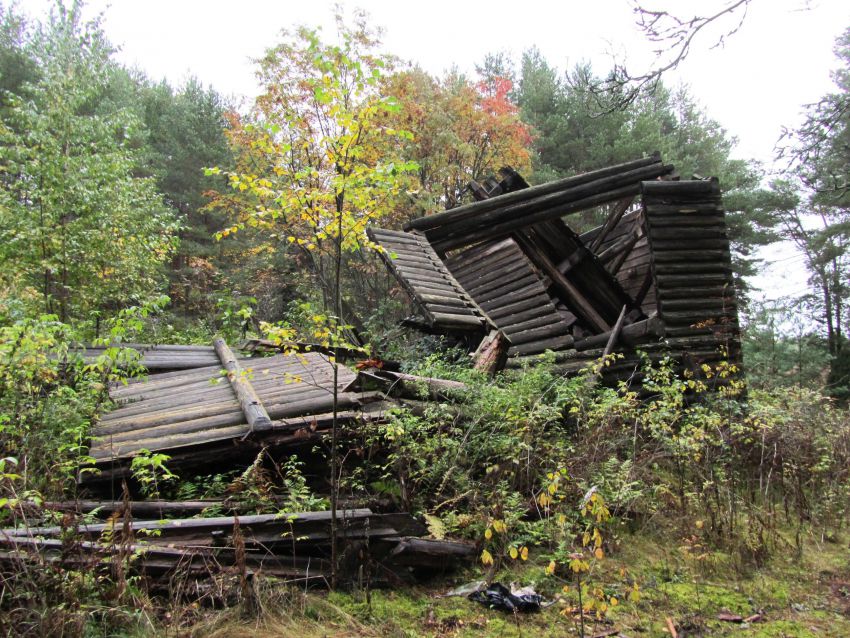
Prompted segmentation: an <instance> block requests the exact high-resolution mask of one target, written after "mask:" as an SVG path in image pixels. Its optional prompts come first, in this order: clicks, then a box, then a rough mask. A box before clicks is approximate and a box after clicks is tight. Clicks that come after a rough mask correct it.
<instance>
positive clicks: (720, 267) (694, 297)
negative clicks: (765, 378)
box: [643, 179, 741, 364]
mask: <svg viewBox="0 0 850 638" xmlns="http://www.w3.org/2000/svg"><path fill="white" fill-rule="evenodd" d="M643 205H644V210H645V224H646V234H647V238H648V241H649V245H650V249H651V253H652V270H653V276H654V278H655V285H656V289H657V295H658V301H657V303H658V313H659V316H660V317H661V319H662V320H663V321H664V324H665V327H666V334H667V336H668V337H669V339H668V344H669V346H670V348H671V349H674V350H675V351H676V352H678V353H680V354H688V355H690V356H692V357H694V358H696V360H697V361H698V362H712V361H719V360H727V361H729V362H731V363H734V364H739V363H740V357H741V342H740V333H739V327H738V308H737V299H736V295H735V287H734V282H733V279H732V259H731V254H730V251H729V239H728V237H727V230H726V219H725V212H724V210H723V205H722V201H721V196H720V187H719V184H718V182H717V180H716V179H711V180H705V181H703V180H699V181H697V180H694V181H681V182H647V183H645V184H644V185H643Z"/></svg>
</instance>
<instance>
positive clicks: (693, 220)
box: [646, 212, 726, 229]
mask: <svg viewBox="0 0 850 638" xmlns="http://www.w3.org/2000/svg"><path fill="white" fill-rule="evenodd" d="M646 219H647V223H648V224H649V226H650V228H653V229H655V228H687V227H691V228H724V227H725V226H726V217H725V214H724V213H722V212H720V213H711V214H708V213H701V214H696V213H692V214H685V215H665V216H663V217H656V216H654V215H652V214H651V213H648V214H647V217H646Z"/></svg>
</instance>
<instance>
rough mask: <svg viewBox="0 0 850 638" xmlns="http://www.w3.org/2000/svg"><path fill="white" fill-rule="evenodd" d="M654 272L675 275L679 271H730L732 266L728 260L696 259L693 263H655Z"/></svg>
mask: <svg viewBox="0 0 850 638" xmlns="http://www.w3.org/2000/svg"><path fill="white" fill-rule="evenodd" d="M655 272H656V274H659V275H668V274H669V275H676V274H679V273H716V272H721V273H731V272H732V266H731V265H730V264H729V261H728V260H724V261H720V262H708V261H698V262H693V263H687V262H685V263H673V262H665V263H656V264H655Z"/></svg>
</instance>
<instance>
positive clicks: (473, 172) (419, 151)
mask: <svg viewBox="0 0 850 638" xmlns="http://www.w3.org/2000/svg"><path fill="white" fill-rule="evenodd" d="M512 87H513V83H512V81H511V79H510V78H509V77H503V76H501V75H492V74H491V75H488V76H484V77H482V78H481V79H480V80H478V81H472V80H470V79H468V78H466V77H465V76H463V75H460V74H458V73H457V72H454V71H452V72H449V73H447V74H446V75H445V76H444V77H442V78H439V79H438V78H434V77H432V76H430V75H429V74H427V73H425V72H424V71H422V70H421V69H418V68H413V69H409V70H405V71H400V72H398V73H396V74H394V75H393V76H391V77H390V78H388V80H387V83H386V91H387V92H388V93H389V94H391V95H394V96H397V98H398V101H399V106H400V108H399V110H398V111H397V112H396V113H394V114H391V115H390V116H388V119H389V120H390V121H393V122H396V125H397V126H399V127H403V128H404V129H406V130H409V131H411V132H413V136H412V138H411V139H409V140H407V141H406V143H405V144H404V150H403V153H404V154H405V156H406V157H409V158H410V159H413V160H415V161H416V162H417V164H418V166H419V169H418V173H417V175H418V178H419V179H418V184H417V185H416V191H417V193H416V197H415V198H414V200H413V201H414V203H415V206H414V207H410V206H406V207H405V208H404V210H403V211H402V216H403V217H410V216H413V215H415V214H428V213H432V212H436V211H438V210H442V209H445V208H453V207H455V206H457V205H458V204H459V203H460V202H461V198H462V197H463V195H464V191H465V189H466V187H467V184H468V183H469V182H470V180H481V179H483V178H485V177H489V176H491V175H494V174H495V173H496V171H498V169H499V168H501V167H503V166H505V165H509V166H512V167H514V168H515V169H517V170H520V171H525V170H526V169H527V168H528V167H529V164H530V157H531V156H530V146H531V135H530V130H529V128H528V126H527V125H526V124H525V123H523V122H522V120H521V119H520V116H519V111H518V109H517V107H516V105H514V104H513V102H512V101H511V99H510V96H509V94H510V92H511V90H512Z"/></svg>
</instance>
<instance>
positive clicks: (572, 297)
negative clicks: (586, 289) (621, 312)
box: [516, 233, 610, 332]
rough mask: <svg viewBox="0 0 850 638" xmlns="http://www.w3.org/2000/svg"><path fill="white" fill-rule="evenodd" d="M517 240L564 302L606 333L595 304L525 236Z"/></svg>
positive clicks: (518, 235)
mask: <svg viewBox="0 0 850 638" xmlns="http://www.w3.org/2000/svg"><path fill="white" fill-rule="evenodd" d="M516 240H517V242H518V243H519V244H520V246H521V247H522V249H523V252H525V254H526V255H527V256H528V258H529V259H530V260H531V261H532V262H533V263H534V264H535V265H536V266H537V267H538V268H540V269H541V270H542V271H543V272H544V273H545V274H546V276H547V277H549V279H550V280H551V281H552V285H553V286H555V288H557V289H558V291H559V292H560V293H561V294H563V295H564V302H565V303H566V304H567V305H568V306H569V308H570V310H572V311H574V312H576V313H577V314H580V315H581V318H582V319H584V320H585V321H586V322H587V323H588V324H590V326H592V327H593V328H594V329H596V330H598V331H599V332H605V331H606V330H608V329H609V328H610V326H609V325H608V324H607V323H606V322H605V319H603V318H602V316H601V315H600V314H599V313H598V312H597V311H596V309H595V308H594V307H593V304H591V303H590V302H589V301H588V300H587V299H586V298H585V296H584V295H582V294H581V292H580V291H579V290H578V288H576V287H575V286H574V285H573V284H572V282H571V281H570V280H569V279H567V278H566V277H565V276H564V275H563V274H562V273H561V271H559V270H558V268H557V266H555V264H553V263H552V261H551V260H550V259H549V258H548V257H547V256H546V255H544V254H543V253H542V251H540V250H537V249H536V247H535V246H534V245H533V242H531V241H529V240H528V238H527V237H526V236H525V234H523V233H517V234H516Z"/></svg>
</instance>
